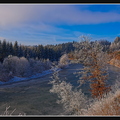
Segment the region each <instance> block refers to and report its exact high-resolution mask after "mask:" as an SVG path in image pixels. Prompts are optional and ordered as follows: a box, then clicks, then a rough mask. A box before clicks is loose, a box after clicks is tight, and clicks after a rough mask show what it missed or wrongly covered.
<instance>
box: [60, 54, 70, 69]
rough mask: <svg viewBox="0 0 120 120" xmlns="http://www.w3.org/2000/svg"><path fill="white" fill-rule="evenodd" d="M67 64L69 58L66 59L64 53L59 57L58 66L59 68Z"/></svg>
mask: <svg viewBox="0 0 120 120" xmlns="http://www.w3.org/2000/svg"><path fill="white" fill-rule="evenodd" d="M68 64H69V59H68V55H67V54H64V55H62V56H61V57H60V61H59V67H60V68H65V67H67V66H68Z"/></svg>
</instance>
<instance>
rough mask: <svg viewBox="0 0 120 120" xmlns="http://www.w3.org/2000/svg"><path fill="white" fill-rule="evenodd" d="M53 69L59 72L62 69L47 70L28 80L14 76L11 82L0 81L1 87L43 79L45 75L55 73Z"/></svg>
mask: <svg viewBox="0 0 120 120" xmlns="http://www.w3.org/2000/svg"><path fill="white" fill-rule="evenodd" d="M53 69H56V70H57V71H60V70H61V69H60V68H52V69H50V70H46V71H43V72H42V73H37V74H35V75H32V76H30V77H26V78H21V77H16V76H14V77H13V78H12V79H10V80H9V81H7V82H1V81H0V85H5V84H9V83H15V82H19V81H25V80H30V79H34V78H39V77H43V76H45V75H48V74H50V73H53Z"/></svg>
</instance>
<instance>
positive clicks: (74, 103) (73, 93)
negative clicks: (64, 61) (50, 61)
mask: <svg viewBox="0 0 120 120" xmlns="http://www.w3.org/2000/svg"><path fill="white" fill-rule="evenodd" d="M52 79H53V80H52V81H50V84H52V85H53V86H52V88H51V89H50V92H51V93H56V94H57V95H58V97H59V100H58V101H57V103H58V104H63V107H64V110H65V114H72V115H73V114H75V115H81V114H83V112H84V110H85V109H86V108H87V98H86V97H85V96H84V94H83V93H82V90H81V89H79V90H77V89H74V90H73V86H72V85H71V84H70V83H67V82H65V81H62V80H60V79H59V77H58V71H57V70H56V69H54V74H53V76H52Z"/></svg>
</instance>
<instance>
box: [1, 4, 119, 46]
mask: <svg viewBox="0 0 120 120" xmlns="http://www.w3.org/2000/svg"><path fill="white" fill-rule="evenodd" d="M119 26H120V4H73V3H72V4H42V3H39V4H38V3H37V4H35V3H34V4H32V3H31V4H0V40H4V39H6V41H9V42H13V43H14V42H15V41H18V43H19V44H24V45H38V44H42V45H47V44H54V45H55V44H59V43H66V42H72V41H79V40H80V39H79V38H80V36H81V35H85V36H88V35H89V36H90V37H91V38H92V40H93V41H94V40H101V39H104V40H108V41H110V42H113V41H114V39H115V38H116V37H117V36H120V28H119Z"/></svg>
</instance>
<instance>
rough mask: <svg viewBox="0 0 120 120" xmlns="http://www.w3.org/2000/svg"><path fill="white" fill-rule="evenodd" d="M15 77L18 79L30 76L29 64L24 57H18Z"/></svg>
mask: <svg viewBox="0 0 120 120" xmlns="http://www.w3.org/2000/svg"><path fill="white" fill-rule="evenodd" d="M15 68H16V75H17V76H19V77H27V76H30V75H31V70H30V64H29V62H28V60H27V59H26V58H25V57H20V58H19V60H18V61H17V65H16V67H15Z"/></svg>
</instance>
